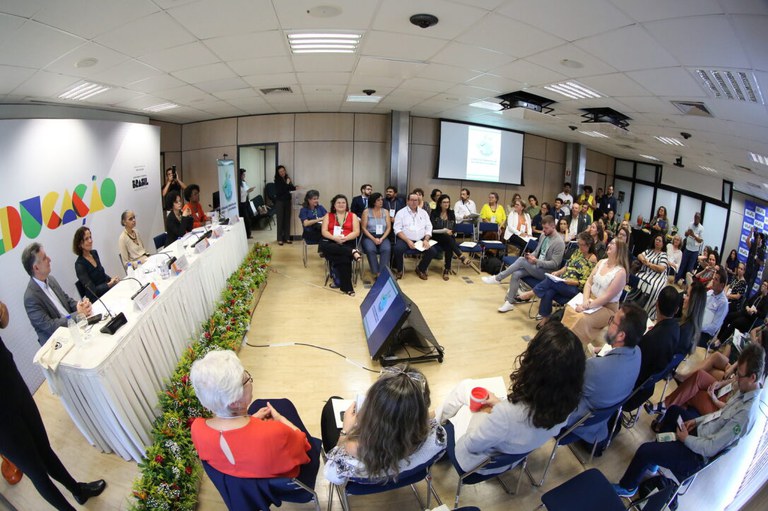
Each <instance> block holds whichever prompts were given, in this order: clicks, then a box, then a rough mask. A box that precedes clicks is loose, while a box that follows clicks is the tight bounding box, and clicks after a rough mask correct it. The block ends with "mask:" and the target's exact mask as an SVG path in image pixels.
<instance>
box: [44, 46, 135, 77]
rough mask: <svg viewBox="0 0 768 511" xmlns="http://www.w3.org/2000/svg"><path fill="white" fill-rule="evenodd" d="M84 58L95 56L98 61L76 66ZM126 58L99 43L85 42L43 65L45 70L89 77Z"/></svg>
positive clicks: (126, 58)
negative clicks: (84, 65)
mask: <svg viewBox="0 0 768 511" xmlns="http://www.w3.org/2000/svg"><path fill="white" fill-rule="evenodd" d="M85 58H95V59H98V62H97V63H96V65H94V66H92V67H81V68H78V67H76V64H77V63H78V62H79V61H80V60H82V59H85ZM128 59H130V57H127V56H125V55H123V54H122V53H118V52H116V51H114V50H110V49H109V48H105V47H104V46H102V45H100V44H96V43H86V44H83V45H81V46H79V47H77V48H75V49H74V50H72V51H71V52H69V53H67V54H66V55H62V56H61V57H60V58H58V59H57V60H55V61H54V62H51V63H50V64H49V65H48V66H46V67H45V70H46V71H50V72H52V73H65V74H71V75H74V76H82V77H83V78H89V77H93V76H95V75H98V74H101V73H103V72H104V71H105V70H107V69H110V68H113V67H115V66H116V65H118V64H120V63H122V62H125V61H126V60H128Z"/></svg>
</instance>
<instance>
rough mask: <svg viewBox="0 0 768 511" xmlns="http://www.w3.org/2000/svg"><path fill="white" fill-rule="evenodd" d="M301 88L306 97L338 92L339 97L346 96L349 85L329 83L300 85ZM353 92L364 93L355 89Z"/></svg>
mask: <svg viewBox="0 0 768 511" xmlns="http://www.w3.org/2000/svg"><path fill="white" fill-rule="evenodd" d="M299 80H301V77H299ZM299 90H301V92H302V94H304V97H308V96H310V95H312V94H321V95H329V94H336V95H338V96H339V97H341V96H344V95H345V94H346V92H347V86H346V85H329V84H323V85H320V86H318V85H316V84H314V83H313V84H311V85H300V86H299ZM352 94H362V91H359V92H358V91H355V92H353V93H352Z"/></svg>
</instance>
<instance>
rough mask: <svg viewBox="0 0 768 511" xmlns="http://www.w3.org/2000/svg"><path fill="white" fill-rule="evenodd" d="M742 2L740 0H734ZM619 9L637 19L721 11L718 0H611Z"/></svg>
mask: <svg viewBox="0 0 768 511" xmlns="http://www.w3.org/2000/svg"><path fill="white" fill-rule="evenodd" d="M736 1H737V2H742V0H736ZM611 2H612V3H613V4H614V5H615V6H617V7H618V8H619V9H621V10H622V11H624V12H625V13H627V14H628V15H629V16H631V17H632V18H634V19H636V20H637V21H640V22H644V21H654V20H660V19H667V18H682V17H686V16H699V15H704V14H719V13H721V12H723V10H722V8H721V7H720V5H719V3H718V0H675V1H674V2H670V1H669V0H643V1H642V2H637V1H636V0H611Z"/></svg>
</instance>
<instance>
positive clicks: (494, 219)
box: [491, 215, 496, 224]
mask: <svg viewBox="0 0 768 511" xmlns="http://www.w3.org/2000/svg"><path fill="white" fill-rule="evenodd" d="M491 223H492V224H495V223H496V215H494V216H492V217H491Z"/></svg>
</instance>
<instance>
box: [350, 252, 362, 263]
mask: <svg viewBox="0 0 768 511" xmlns="http://www.w3.org/2000/svg"><path fill="white" fill-rule="evenodd" d="M361 257H363V256H361V255H360V251H359V250H357V249H354V250H353V251H352V259H354V260H355V261H359V260H360V258H361Z"/></svg>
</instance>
